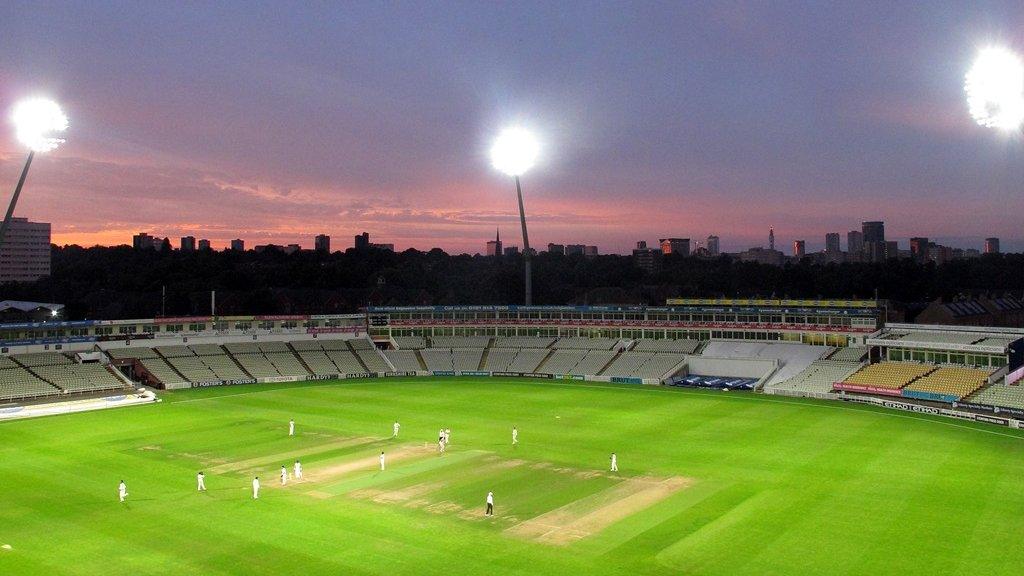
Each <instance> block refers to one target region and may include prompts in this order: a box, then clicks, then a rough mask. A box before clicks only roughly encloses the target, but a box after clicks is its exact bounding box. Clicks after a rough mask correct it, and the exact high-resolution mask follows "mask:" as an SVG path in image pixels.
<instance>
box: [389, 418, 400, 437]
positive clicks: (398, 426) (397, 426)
mask: <svg viewBox="0 0 1024 576" xmlns="http://www.w3.org/2000/svg"><path fill="white" fill-rule="evenodd" d="M401 427H402V425H401V424H399V423H398V420H395V423H394V424H392V425H391V430H393V433H392V434H391V437H392V438H398V429H399V428H401Z"/></svg>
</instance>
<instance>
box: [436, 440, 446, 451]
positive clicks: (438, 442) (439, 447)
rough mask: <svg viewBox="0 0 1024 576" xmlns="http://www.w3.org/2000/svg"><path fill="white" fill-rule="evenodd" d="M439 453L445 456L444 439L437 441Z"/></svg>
mask: <svg viewBox="0 0 1024 576" xmlns="http://www.w3.org/2000/svg"><path fill="white" fill-rule="evenodd" d="M437 451H438V452H440V453H441V454H444V438H441V439H440V440H438V441H437Z"/></svg>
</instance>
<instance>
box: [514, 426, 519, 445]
mask: <svg viewBox="0 0 1024 576" xmlns="http://www.w3.org/2000/svg"><path fill="white" fill-rule="evenodd" d="M516 444H519V429H518V428H516V427H515V426H513V427H512V445H513V446H515V445H516Z"/></svg>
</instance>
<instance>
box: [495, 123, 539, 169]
mask: <svg viewBox="0 0 1024 576" xmlns="http://www.w3.org/2000/svg"><path fill="white" fill-rule="evenodd" d="M539 152H540V145H539V144H538V143H537V140H536V139H535V138H534V137H533V134H530V132H528V131H527V130H524V129H522V128H506V129H505V130H504V131H502V133H501V134H499V135H498V139H497V140H495V141H494V146H492V147H491V164H493V165H494V167H495V168H496V169H498V170H499V171H501V172H504V173H505V174H508V175H509V176H521V175H522V174H523V173H525V172H526V171H527V170H529V169H530V168H532V167H533V165H534V164H535V163H536V162H537V156H538V154H539Z"/></svg>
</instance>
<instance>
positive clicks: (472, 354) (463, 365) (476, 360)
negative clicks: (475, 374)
mask: <svg viewBox="0 0 1024 576" xmlns="http://www.w3.org/2000/svg"><path fill="white" fill-rule="evenodd" d="M483 354H484V350H483V348H460V349H456V350H452V366H453V367H454V368H455V369H456V370H460V371H473V370H479V369H480V361H481V360H482V359H483Z"/></svg>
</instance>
